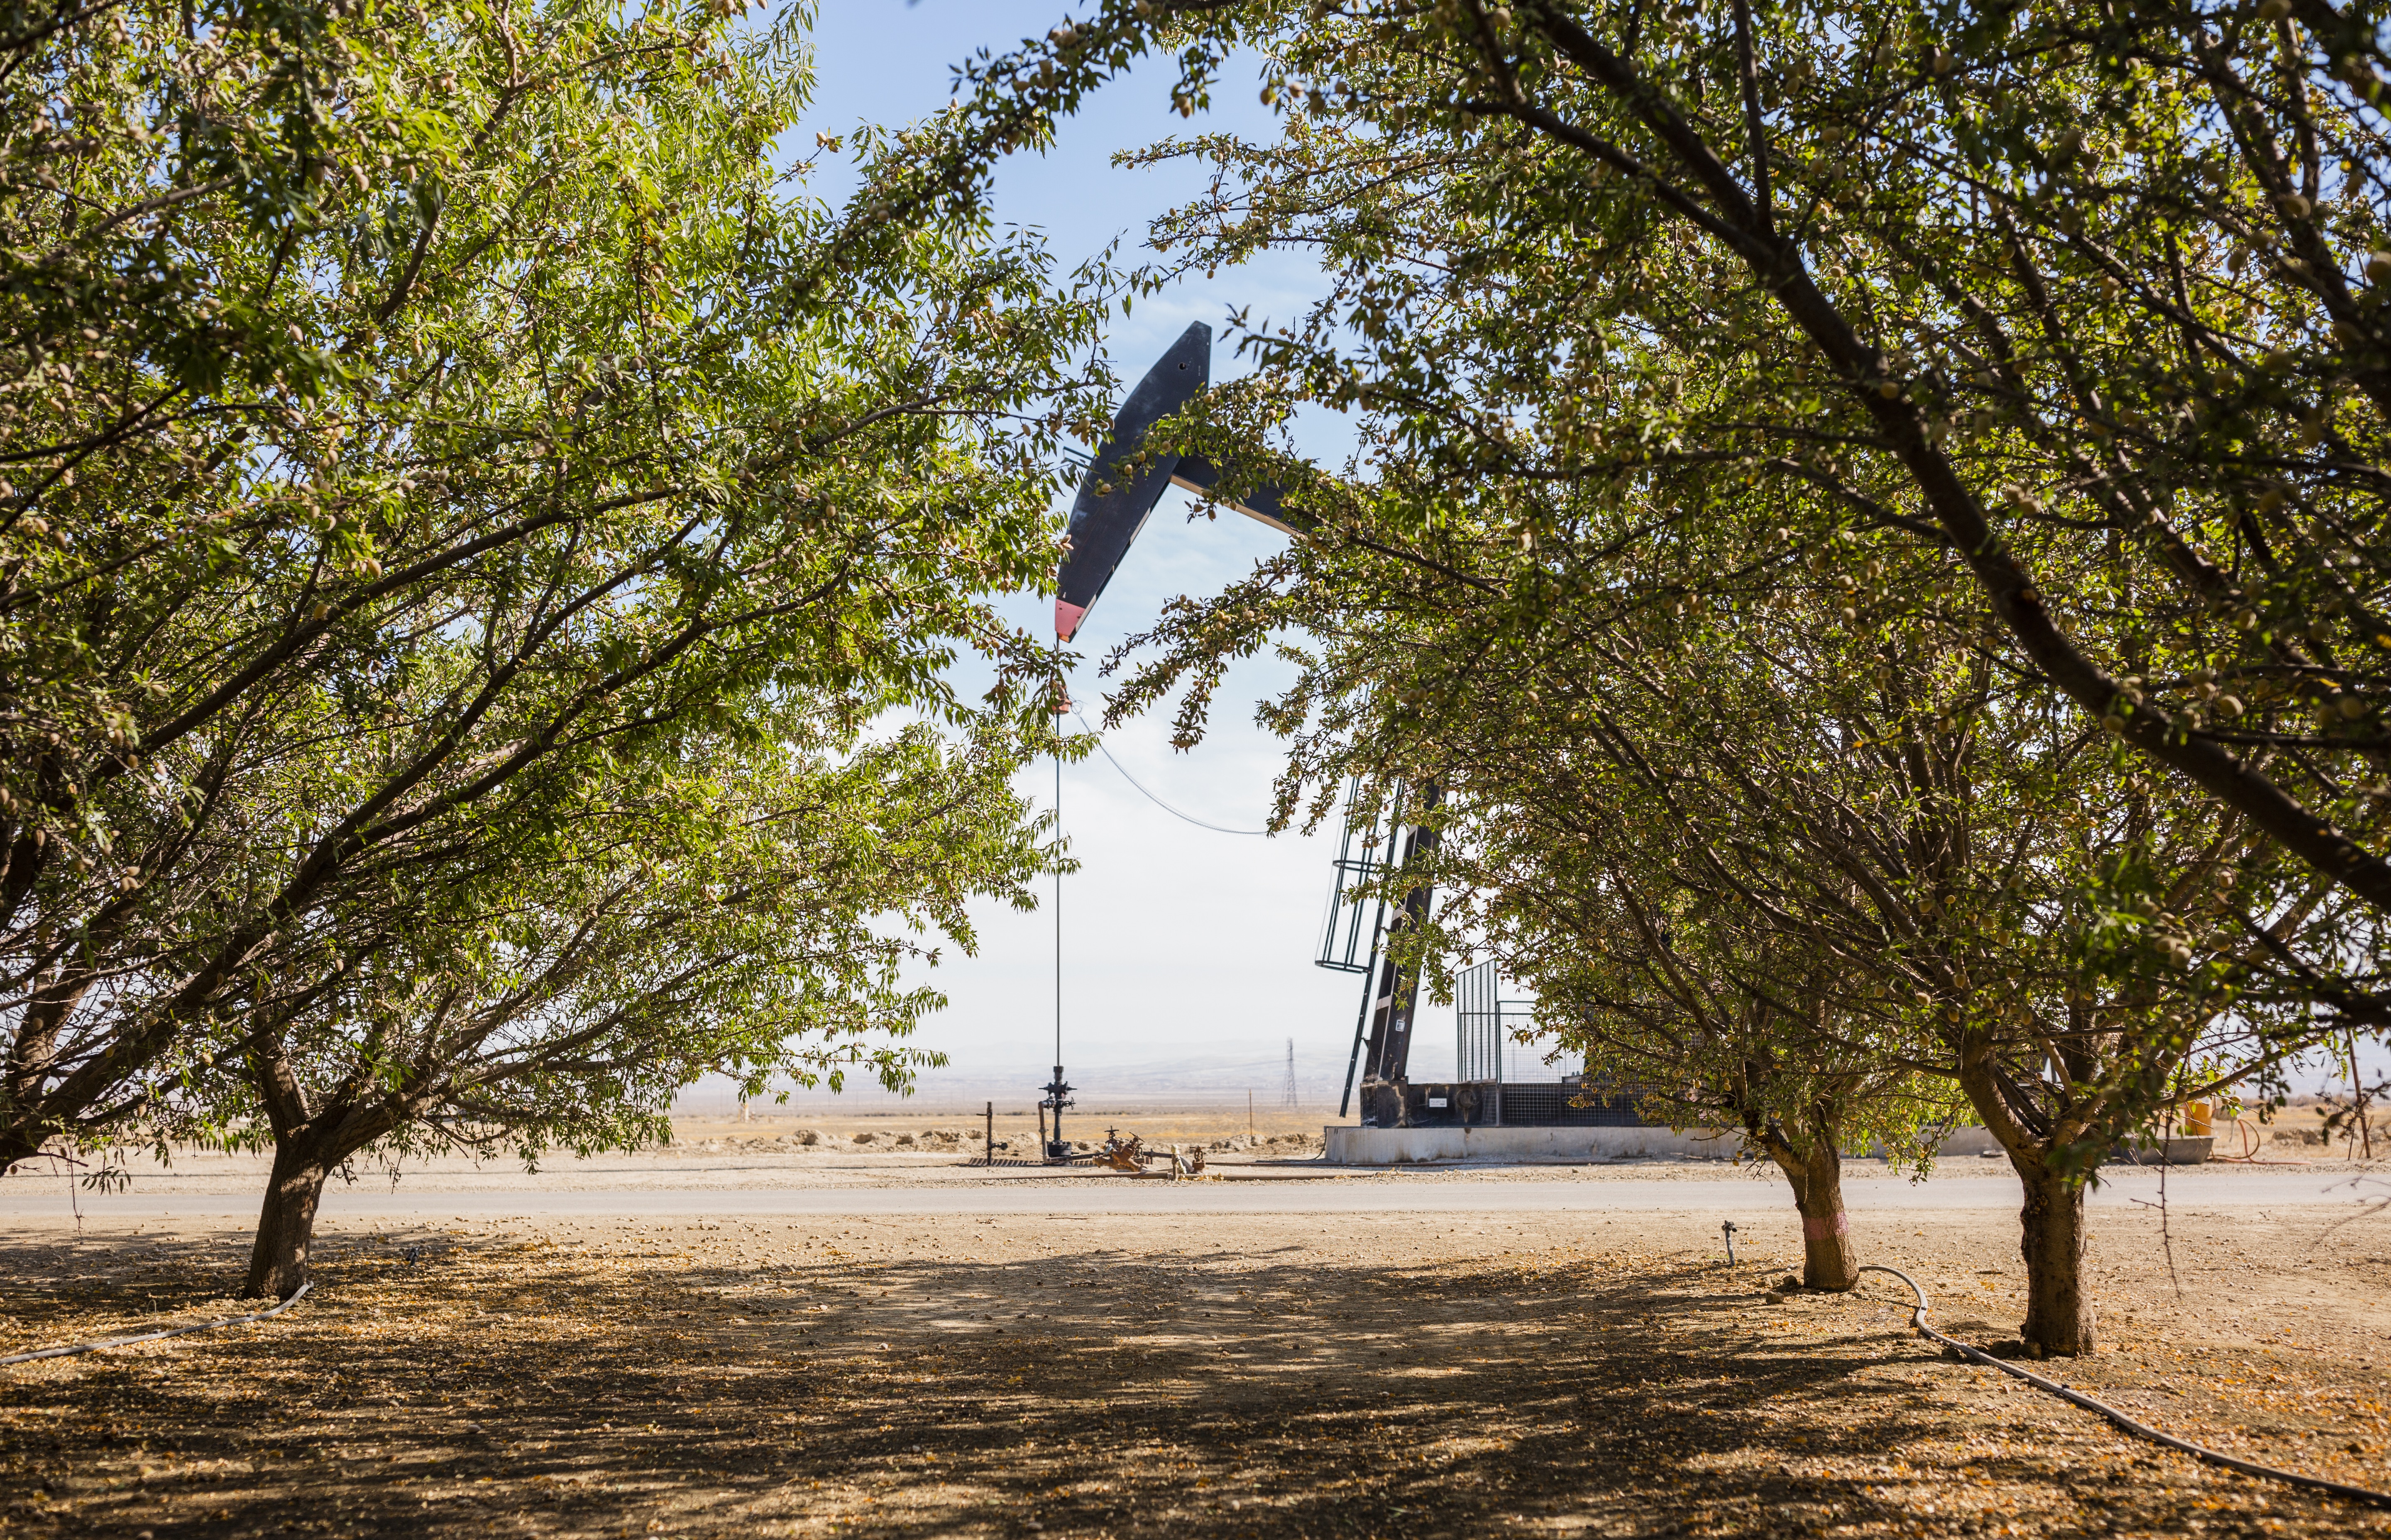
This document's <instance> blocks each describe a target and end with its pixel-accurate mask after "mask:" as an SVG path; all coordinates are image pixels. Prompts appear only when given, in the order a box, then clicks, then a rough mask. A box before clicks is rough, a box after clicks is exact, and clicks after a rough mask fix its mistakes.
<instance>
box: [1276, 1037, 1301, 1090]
mask: <svg viewBox="0 0 2391 1540" xmlns="http://www.w3.org/2000/svg"><path fill="white" fill-rule="evenodd" d="M1279 1100H1280V1101H1281V1102H1282V1103H1284V1104H1285V1105H1286V1106H1288V1107H1299V1106H1301V1105H1302V1102H1301V1099H1300V1098H1299V1097H1297V1096H1296V1094H1295V1039H1294V1038H1292V1037H1290V1038H1288V1039H1287V1040H1286V1091H1285V1093H1284V1094H1282V1095H1281V1097H1279Z"/></svg>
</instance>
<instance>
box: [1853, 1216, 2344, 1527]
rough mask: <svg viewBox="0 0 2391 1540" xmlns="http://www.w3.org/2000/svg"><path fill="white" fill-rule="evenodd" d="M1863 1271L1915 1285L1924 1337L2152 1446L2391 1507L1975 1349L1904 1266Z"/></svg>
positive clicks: (1916, 1324) (1916, 1316)
mask: <svg viewBox="0 0 2391 1540" xmlns="http://www.w3.org/2000/svg"><path fill="white" fill-rule="evenodd" d="M1860 1271H1861V1272H1863V1273H1890V1274H1892V1275H1893V1277H1897V1278H1899V1279H1900V1280H1901V1281H1902V1282H1904V1283H1906V1284H1907V1285H1909V1292H1910V1293H1911V1294H1912V1295H1913V1296H1915V1297H1916V1299H1917V1301H1918V1303H1917V1304H1916V1305H1915V1306H1913V1307H1912V1308H1911V1310H1910V1312H1909V1324H1910V1326H1911V1327H1912V1328H1914V1329H1915V1330H1916V1331H1917V1332H1918V1334H1919V1336H1920V1337H1924V1338H1927V1339H1928V1340H1930V1341H1936V1342H1940V1343H1942V1344H1943V1345H1944V1346H1945V1347H1946V1348H1949V1349H1951V1350H1952V1351H1953V1352H1954V1353H1957V1354H1959V1356H1961V1357H1962V1358H1965V1359H1967V1360H1968V1361H1969V1362H1970V1363H1971V1364H1983V1365H1984V1366H1985V1367H1988V1368H1996V1369H1998V1370H2000V1371H2001V1372H2002V1373H2003V1374H2006V1375H2010V1376H2011V1377H2013V1378H2015V1379H2019V1380H2024V1381H2025V1382H2026V1383H2027V1384H2029V1385H2032V1386H2033V1387H2034V1388H2035V1389H2036V1390H2038V1391H2042V1392H2047V1393H2049V1394H2051V1395H2055V1396H2057V1397H2059V1399H2061V1401H2067V1402H2073V1403H2074V1405H2078V1406H2081V1407H2083V1408H2084V1409H2085V1410H2086V1411H2087V1412H2098V1413H2099V1414H2100V1416H2102V1417H2104V1418H2108V1420H2109V1421H2110V1422H2111V1423H2112V1424H2113V1425H2114V1426H2115V1427H2117V1428H2120V1429H2122V1430H2124V1431H2126V1432H2128V1433H2131V1434H2133V1435H2134V1436H2135V1437H2136V1438H2143V1439H2148V1440H2150V1441H2151V1442H2152V1444H2165V1445H2166V1446H2167V1447H2168V1448H2170V1449H2176V1450H2180V1451H2181V1452H2182V1453H2184V1454H2187V1455H2190V1456H2191V1457H2192V1458H2194V1459H2196V1460H2204V1461H2206V1462H2207V1463H2208V1464H2210V1465H2221V1466H2223V1467H2224V1468H2225V1469H2228V1470H2239V1471H2240V1472H2242V1474H2243V1475H2245V1476H2262V1477H2264V1478H2266V1479H2267V1480H2268V1481H2270V1482H2285V1483H2287V1484H2289V1485H2292V1486H2304V1487H2307V1489H2308V1490H2309V1491H2311V1492H2329V1493H2331V1494H2333V1495H2334V1496H2336V1497H2346V1498H2348V1499H2349V1500H2350V1501H2352V1502H2355V1503H2366V1504H2369V1505H2371V1506H2372V1507H2375V1508H2391V1492H2376V1491H2373V1490H2372V1489H2371V1488H2368V1487H2363V1486H2350V1485H2348V1484H2346V1482H2329V1481H2327V1480H2325V1479H2324V1478H2323V1477H2322V1476H2303V1475H2301V1474H2300V1473H2299V1472H2298V1471H2296V1470H2278V1469H2275V1468H2274V1467H2273V1466H2271V1465H2260V1464H2259V1463H2258V1462H2257V1461H2255V1460H2245V1459H2242V1458H2241V1457H2239V1456H2235V1455H2228V1454H2223V1453H2220V1452H2219V1451H2217V1450H2215V1449H2207V1448H2203V1447H2202V1446H2201V1445H2199V1444H2191V1443H2189V1442H2187V1441H2185V1440H2183V1439H2179V1438H2177V1437H2176V1436H2175V1435H2174V1434H2172V1433H2162V1432H2160V1431H2158V1430H2157V1429H2156V1428H2153V1427H2152V1426H2150V1425H2149V1424H2148V1423H2143V1422H2137V1421H2135V1420H2134V1419H2133V1418H2129V1417H2127V1416H2126V1414H2125V1413H2123V1412H2121V1411H2119V1410H2117V1408H2116V1407H2114V1406H2112V1405H2109V1404H2108V1403H2107V1402H2105V1401H2095V1400H2093V1399H2092V1398H2091V1397H2090V1396H2088V1395H2086V1394H2085V1393H2084V1392H2082V1391H2072V1390H2069V1389H2068V1388H2067V1387H2066V1386H2064V1385H2062V1384H2061V1383H2059V1381H2057V1380H2046V1379H2044V1378H2043V1377H2042V1376H2041V1375H2038V1374H2036V1373H2034V1372H2033V1371H2032V1370H2030V1369H2022V1368H2020V1367H2017V1366H2016V1365H2015V1364H2012V1363H2010V1362H2009V1361H2008V1360H2007V1359H2005V1358H1996V1357H1994V1356H1993V1355H1992V1354H1989V1353H1986V1352H1984V1350H1983V1349H1982V1348H1978V1347H1972V1346H1971V1345H1970V1344H1968V1343H1966V1342H1963V1341H1959V1340H1958V1338H1957V1337H1947V1336H1945V1335H1944V1334H1943V1333H1942V1332H1940V1331H1937V1330H1935V1329H1934V1328H1932V1327H1931V1326H1928V1325H1927V1324H1926V1290H1923V1289H1920V1288H1919V1287H1918V1280H1917V1279H1916V1278H1913V1277H1910V1276H1909V1275H1908V1274H1906V1273H1905V1272H1903V1271H1902V1270H1901V1269H1900V1268H1898V1267H1885V1266H1880V1265H1879V1264H1875V1263H1870V1264H1868V1265H1866V1266H1864V1267H1862V1268H1861V1269H1860Z"/></svg>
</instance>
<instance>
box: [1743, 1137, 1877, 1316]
mask: <svg viewBox="0 0 2391 1540" xmlns="http://www.w3.org/2000/svg"><path fill="white" fill-rule="evenodd" d="M1808 1144H1809V1148H1808V1149H1794V1148H1793V1144H1792V1141H1790V1140H1789V1139H1787V1138H1786V1137H1785V1136H1783V1135H1781V1134H1777V1133H1775V1132H1774V1131H1772V1132H1771V1133H1770V1135H1769V1136H1768V1137H1767V1138H1766V1139H1765V1141H1764V1147H1765V1148H1766V1149H1767V1150H1768V1153H1769V1156H1770V1157H1771V1158H1772V1159H1774V1160H1775V1161H1776V1162H1777V1169H1778V1170H1780V1171H1782V1172H1784V1173H1785V1179H1786V1180H1787V1181H1788V1182H1790V1183H1791V1184H1792V1187H1793V1207H1794V1208H1795V1209H1796V1210H1798V1211H1799V1212H1800V1213H1801V1215H1802V1287H1803V1288H1804V1289H1826V1290H1833V1291H1835V1292H1837V1293H1841V1292H1842V1291H1843V1290H1847V1289H1852V1288H1855V1287H1856V1286H1857V1285H1858V1283H1859V1281H1860V1262H1859V1258H1858V1257H1857V1256H1855V1254H1853V1251H1852V1226H1851V1220H1850V1218H1849V1217H1848V1216H1847V1215H1845V1213H1843V1155H1842V1150H1840V1149H1836V1148H1835V1140H1834V1136H1832V1135H1829V1134H1813V1135H1812V1136H1810V1138H1809V1140H1808Z"/></svg>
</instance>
